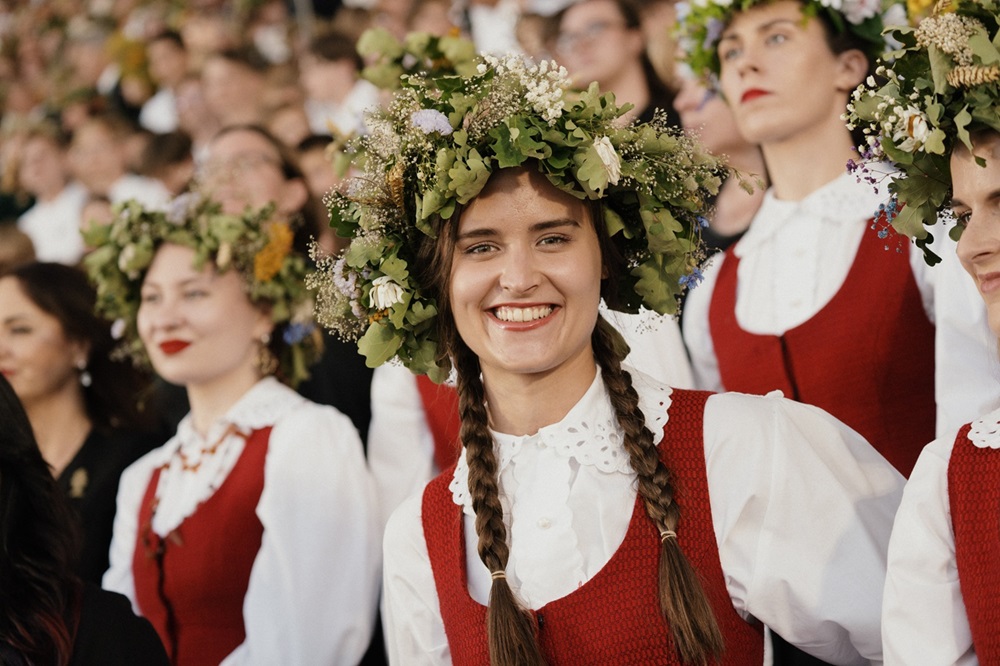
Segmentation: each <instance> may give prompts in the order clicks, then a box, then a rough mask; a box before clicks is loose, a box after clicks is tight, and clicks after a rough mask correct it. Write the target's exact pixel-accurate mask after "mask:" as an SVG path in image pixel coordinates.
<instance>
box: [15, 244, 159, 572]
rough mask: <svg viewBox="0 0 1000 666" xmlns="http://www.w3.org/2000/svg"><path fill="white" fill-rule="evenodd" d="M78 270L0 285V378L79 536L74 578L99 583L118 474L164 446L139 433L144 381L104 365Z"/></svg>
mask: <svg viewBox="0 0 1000 666" xmlns="http://www.w3.org/2000/svg"><path fill="white" fill-rule="evenodd" d="M95 300H96V294H95V292H94V289H93V287H91V285H90V284H89V283H88V282H87V276H86V275H85V274H84V273H83V272H82V271H80V270H78V269H75V268H71V267H69V266H65V265H62V264H50V263H35V264H27V265H24V266H20V267H18V268H16V269H14V270H13V271H11V272H10V273H8V274H6V275H3V276H0V373H3V375H4V376H5V377H6V378H7V380H8V381H9V382H10V383H11V386H13V387H14V391H15V392H16V393H17V395H18V397H19V398H20V400H21V402H22V403H23V404H24V407H25V410H26V411H27V413H28V418H29V419H30V420H31V427H32V429H33V430H34V434H35V439H36V440H37V442H38V446H39V448H40V450H41V453H42V457H43V458H44V459H45V461H46V462H47V463H48V464H49V466H50V467H51V469H52V474H53V476H55V478H56V479H57V480H58V482H59V487H60V488H62V490H63V492H64V493H65V494H66V496H67V497H68V498H69V503H70V505H71V506H72V507H73V509H74V511H75V512H76V517H77V519H78V521H79V525H80V527H81V528H82V531H83V537H84V539H83V547H82V550H81V552H80V558H79V562H78V565H77V573H78V574H79V575H80V577H81V578H83V579H84V580H88V581H91V582H94V583H100V582H101V576H103V575H104V572H105V571H106V570H107V568H108V547H109V546H110V545H111V529H112V525H113V523H114V517H115V494H116V492H117V490H118V479H119V477H120V476H121V473H122V472H123V471H124V470H125V468H126V467H128V466H129V464H131V463H132V462H134V461H135V460H136V459H137V458H139V457H140V456H141V455H143V454H144V453H146V452H148V451H149V450H150V449H152V448H153V447H154V446H156V445H158V444H160V443H162V442H163V441H164V439H166V438H165V437H163V436H162V435H154V434H151V433H150V432H148V430H149V428H148V427H147V426H148V425H150V424H149V421H150V418H149V416H150V415H149V413H148V412H149V410H148V409H147V410H146V412H145V413H144V412H142V411H141V410H140V404H141V403H143V402H148V399H149V397H150V395H149V391H148V389H149V377H148V375H145V374H143V373H140V372H138V371H137V370H136V369H135V368H134V367H133V366H132V364H131V363H128V362H124V361H122V360H113V359H111V358H109V354H110V351H111V349H112V348H113V347H114V345H115V342H114V339H113V338H112V334H111V326H110V324H109V323H108V322H106V321H104V320H103V319H101V318H100V317H98V316H97V315H95V314H94V302H95Z"/></svg>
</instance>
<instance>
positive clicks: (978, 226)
mask: <svg viewBox="0 0 1000 666" xmlns="http://www.w3.org/2000/svg"><path fill="white" fill-rule="evenodd" d="M990 226H991V225H989V224H982V223H981V222H980V221H979V220H977V218H976V216H975V214H974V213H973V214H970V215H969V218H968V221H967V222H966V225H965V229H964V230H963V231H962V236H961V238H959V240H958V258H959V260H960V261H961V262H962V264H964V265H965V266H966V268H968V267H969V266H972V265H974V264H976V263H977V262H980V261H982V260H984V259H986V258H988V257H990V256H993V255H994V254H996V253H997V252H998V251H1000V234H998V233H996V232H993V233H991V229H990Z"/></svg>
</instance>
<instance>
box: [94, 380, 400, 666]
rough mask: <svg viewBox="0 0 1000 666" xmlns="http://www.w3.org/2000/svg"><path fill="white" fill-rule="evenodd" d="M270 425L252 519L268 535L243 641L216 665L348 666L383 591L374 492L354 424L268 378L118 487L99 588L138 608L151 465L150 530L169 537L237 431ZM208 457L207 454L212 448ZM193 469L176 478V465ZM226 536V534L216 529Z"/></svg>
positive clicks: (221, 463)
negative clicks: (135, 571) (141, 524)
mask: <svg viewBox="0 0 1000 666" xmlns="http://www.w3.org/2000/svg"><path fill="white" fill-rule="evenodd" d="M266 426H273V429H272V431H271V436H270V440H269V442H268V450H267V457H266V459H265V462H264V490H263V492H262V493H261V496H260V501H259V503H258V504H257V517H258V518H259V519H260V521H261V523H262V524H263V526H264V534H263V538H262V541H261V547H260V551H259V552H258V554H257V557H256V559H255V560H254V564H253V568H252V570H251V573H250V581H249V585H248V588H247V593H246V597H245V599H244V601H243V620H244V624H245V626H246V640H245V641H244V642H243V644H242V645H240V646H239V647H238V648H236V650H234V651H233V652H232V653H231V654H230V655H229V656H228V657H227V658H226V659H225V660H224V661H223V662H222V663H223V664H224V665H225V666H237V665H245V664H259V665H261V666H265V665H266V666H271V665H272V664H299V665H307V664H317V665H320V664H322V665H326V664H348V663H356V662H357V661H358V660H360V659H361V656H362V655H363V654H364V652H365V650H366V649H367V647H368V643H369V642H370V640H371V636H372V631H373V628H374V623H375V610H376V607H377V603H378V592H379V563H380V554H381V553H380V546H381V544H380V542H379V539H380V536H381V533H380V532H379V531H378V522H377V517H376V510H375V498H374V491H373V486H372V483H371V479H370V476H369V474H368V470H367V468H366V466H365V461H364V456H363V452H362V447H361V442H360V440H359V438H358V435H357V431H356V430H355V429H354V426H353V425H352V424H351V421H350V419H348V418H347V417H346V416H344V415H343V414H341V413H340V412H338V411H337V410H336V409H334V408H332V407H327V406H321V405H317V404H315V403H312V402H309V401H307V400H305V399H304V398H302V397H301V396H299V395H298V394H296V393H295V392H294V391H292V390H291V389H290V388H288V387H286V386H284V385H282V384H280V383H279V382H278V381H277V380H275V379H273V378H266V379H263V380H261V381H260V382H258V383H257V384H256V385H255V386H254V387H253V388H252V389H251V390H250V391H249V392H247V393H246V395H244V396H243V397H242V398H241V399H240V400H239V402H237V403H236V404H235V405H234V406H233V407H232V408H231V409H230V410H229V411H228V412H227V413H226V414H225V416H223V417H222V418H221V419H219V421H217V422H216V423H214V424H212V426H211V428H210V429H209V432H208V436H207V437H206V438H204V439H202V438H201V437H200V436H199V435H198V433H197V432H195V430H194V428H193V426H192V422H191V416H190V415H188V416H187V417H185V418H184V419H183V420H182V421H181V423H180V425H179V427H178V431H177V434H176V435H175V436H174V437H173V438H172V439H170V441H168V442H167V443H166V444H164V445H163V446H162V447H160V448H158V449H156V450H154V451H151V452H150V453H148V454H147V455H145V456H143V457H142V458H140V459H139V460H138V461H136V462H135V463H134V464H132V465H131V466H130V467H129V468H128V469H126V470H125V472H124V474H123V475H122V478H121V483H120V486H119V490H118V511H117V515H116V516H115V526H114V537H113V539H112V542H111V567H110V569H109V570H108V572H107V573H106V574H105V576H104V587H105V588H106V589H109V590H113V591H115V592H119V593H121V594H124V595H125V596H127V597H128V598H129V599H130V600H131V601H132V604H133V607H135V610H136V612H139V608H138V607H137V606H136V597H135V585H134V581H133V578H132V557H133V553H134V549H135V544H136V534H137V530H138V524H137V523H138V517H139V507H140V504H141V502H142V498H143V495H144V494H145V492H146V488H147V487H148V485H149V480H150V476H151V475H152V473H153V471H154V470H155V469H156V468H157V467H161V466H164V465H167V467H166V468H165V469H164V470H163V471H162V472H161V474H160V481H159V484H158V486H157V497H158V499H159V505H158V507H157V511H156V515H155V516H154V522H153V530H154V531H155V532H156V533H157V534H160V535H161V536H162V535H165V534H168V533H169V532H170V531H171V530H172V529H174V528H175V527H177V526H178V525H180V524H181V522H182V521H183V520H184V519H185V518H186V517H188V516H190V515H191V514H193V513H194V511H195V510H196V509H197V508H198V506H199V505H200V504H201V503H202V502H204V501H205V500H206V499H208V498H209V497H211V496H212V494H213V493H214V492H215V489H216V488H218V487H219V486H220V485H221V483H222V482H223V481H224V480H225V479H226V477H227V476H228V474H229V472H230V471H231V470H232V468H233V466H234V465H235V463H236V461H237V459H238V458H239V455H240V453H241V452H242V451H243V445H244V439H243V438H242V437H238V436H233V435H227V429H229V428H230V427H235V428H238V429H240V430H242V431H244V432H248V431H251V430H256V429H260V428H263V427H266ZM216 442H218V443H219V445H218V447H216V448H215V449H214V453H209V452H206V449H211V448H213V445H214V444H215V443H216ZM179 452H184V456H186V458H187V459H188V461H189V462H191V463H193V462H194V461H195V460H198V459H200V462H201V464H200V465H199V466H198V469H197V470H195V471H191V470H187V471H185V470H182V469H181V464H180V463H181V455H180V453H179ZM220 527H223V526H220Z"/></svg>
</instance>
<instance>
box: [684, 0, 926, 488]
mask: <svg viewBox="0 0 1000 666" xmlns="http://www.w3.org/2000/svg"><path fill="white" fill-rule="evenodd" d="M830 4H831V3H827V2H822V1H820V0H803V1H799V0H779V1H777V2H756V0H745V1H743V2H737V3H731V4H729V3H725V4H724V3H722V2H710V3H707V5H696V4H692V7H691V10H690V14H689V16H688V17H687V18H686V20H687V21H688V25H689V28H688V30H689V31H690V32H693V33H694V34H693V35H692V36H693V42H694V43H695V44H696V48H695V49H694V50H693V51H690V52H689V54H688V56H689V59H690V61H691V63H692V65H693V66H694V67H695V68H696V70H698V71H697V72H696V73H698V74H703V73H704V72H703V71H701V69H700V68H701V67H703V66H706V65H712V64H713V63H714V65H713V66H714V68H715V73H716V74H717V75H718V77H719V86H720V88H721V91H722V94H723V96H724V97H725V99H726V100H727V102H728V103H729V105H730V108H731V109H732V112H733V116H734V118H735V120H736V125H737V127H738V129H739V130H740V132H741V133H742V134H743V136H744V137H745V138H746V139H747V140H748V141H749V142H751V143H755V144H759V145H760V147H761V152H762V153H763V156H764V164H765V166H766V169H767V175H768V179H769V182H770V188H769V189H768V190H767V192H766V193H765V195H764V199H763V202H762V203H761V205H760V208H759V209H758V210H757V213H756V214H755V215H754V217H753V220H752V221H751V223H750V226H749V228H748V230H747V232H746V234H745V235H744V236H743V237H742V238H741V239H740V240H739V241H738V242H737V243H736V244H735V245H733V246H732V247H730V248H729V250H728V251H727V252H726V253H725V254H724V255H722V256H721V257H719V260H717V261H715V262H714V263H713V264H712V266H711V267H710V269H709V270H706V272H705V283H704V284H703V285H702V287H701V288H699V289H697V290H695V291H693V292H692V293H691V295H690V298H688V300H687V303H686V307H685V313H684V324H683V325H684V339H685V343H686V344H687V346H688V350H689V351H690V353H691V359H692V367H693V369H694V372H695V381H696V382H697V383H698V385H699V387H700V388H705V389H710V390H721V389H723V388H724V389H725V390H728V391H740V392H745V393H753V394H758V395H763V394H766V393H768V392H769V391H774V390H781V391H782V392H783V393H784V394H785V396H786V397H789V398H792V399H795V400H798V401H800V402H804V403H807V404H811V405H816V406H818V407H820V408H822V409H824V410H826V411H828V412H830V414H832V415H833V416H835V417H837V418H838V419H840V420H842V421H843V422H844V423H846V424H847V425H849V426H851V427H852V428H854V429H856V430H857V431H858V432H859V433H860V434H861V435H863V436H864V437H865V438H866V439H867V440H868V441H869V442H871V444H872V445H873V446H874V447H875V448H876V449H878V450H879V452H880V453H882V455H883V456H885V457H886V459H888V460H889V462H891V463H892V464H893V465H894V466H895V467H896V469H898V470H899V471H900V472H901V473H902V474H903V475H904V476H905V475H908V474H909V472H910V469H911V468H912V467H913V464H914V462H915V461H916V459H917V455H918V454H919V453H920V449H921V447H922V446H923V445H924V444H925V443H926V442H927V441H929V440H930V439H933V437H934V426H935V423H934V420H935V418H934V417H935V395H934V369H935V368H934V356H935V353H934V352H935V346H934V345H935V340H934V336H935V330H934V325H933V324H932V323H931V303H932V296H931V290H932V287H931V281H930V278H929V276H928V274H927V265H926V264H925V263H924V260H923V257H922V256H921V254H920V253H919V252H911V251H910V248H909V247H907V246H906V243H896V242H895V239H893V238H889V239H888V240H884V239H883V238H881V237H880V236H879V235H878V234H877V233H876V232H875V231H872V230H871V227H872V226H873V220H872V215H873V213H874V211H876V210H877V209H878V206H879V204H880V203H881V202H882V201H883V200H884V198H885V193H884V192H881V191H879V190H878V188H873V187H872V186H871V185H869V184H867V183H859V182H857V181H856V178H855V176H854V175H853V174H849V173H847V172H846V169H845V165H846V164H847V163H848V161H849V160H851V159H852V158H855V159H856V158H857V157H858V155H857V152H856V150H855V147H854V146H855V143H854V140H853V139H852V136H851V132H850V130H849V129H848V128H847V126H846V125H845V123H844V121H843V120H842V118H841V116H842V115H843V114H844V112H845V110H846V108H847V102H848V99H849V97H850V94H851V92H852V91H853V90H854V89H855V88H856V87H857V85H858V84H859V83H861V82H862V81H863V80H865V77H866V75H867V74H868V72H869V69H871V68H872V67H873V65H872V63H873V62H874V56H875V55H877V54H878V53H879V52H880V51H881V50H882V48H883V44H882V41H881V40H882V38H881V36H880V32H881V17H880V14H879V11H880V6H879V4H878V3H868V2H864V1H863V0H848V1H846V2H844V3H843V4H842V5H841V4H837V5H836V8H834V7H831V6H830ZM723 6H724V7H725V8H724V9H722V8H720V7H723ZM900 11H901V10H900ZM720 17H721V18H720ZM873 190H874V191H873ZM876 222H877V221H876ZM897 245H898V246H899V247H898V248H897ZM887 248H888V251H887ZM901 339H906V340H907V343H906V345H899V344H896V341H898V340H901Z"/></svg>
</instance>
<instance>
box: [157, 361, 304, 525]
mask: <svg viewBox="0 0 1000 666" xmlns="http://www.w3.org/2000/svg"><path fill="white" fill-rule="evenodd" d="M304 401H305V399H304V398H302V397H301V396H299V395H298V394H297V393H295V391H293V390H292V389H290V388H288V387H287V386H284V385H282V384H281V383H280V382H278V381H277V380H276V379H274V378H272V377H268V378H265V379H262V380H261V381H260V382H258V383H257V384H255V385H254V387H253V388H251V389H250V390H249V391H248V392H247V393H246V394H245V395H244V396H243V397H242V398H240V400H239V401H238V402H237V403H236V404H235V405H233V406H232V407H231V408H230V410H229V411H228V412H226V414H225V416H223V417H222V418H221V419H219V420H218V421H217V422H215V423H213V424H212V426H211V427H210V428H209V431H208V436H207V437H205V438H202V437H201V436H200V435H199V434H198V433H197V432H195V429H194V426H193V425H192V423H191V415H190V414H188V415H187V416H185V417H184V419H182V420H181V423H180V425H179V426H178V428H177V434H176V435H174V437H173V438H171V439H170V441H168V442H167V443H166V444H165V445H164V446H163V447H162V448H161V449H160V453H159V455H158V456H157V460H156V461H155V466H154V469H155V468H156V467H159V468H162V471H161V472H160V479H159V482H158V483H157V486H156V502H157V504H156V512H155V513H154V515H153V521H152V529H153V531H154V532H156V534H158V535H159V536H161V537H166V536H167V535H168V534H170V532H172V531H173V530H175V529H177V528H178V527H179V526H180V524H181V523H182V522H184V520H185V519H186V518H188V516H191V515H192V514H193V513H194V512H195V511H196V510H197V509H198V507H199V506H201V505H202V504H203V503H204V502H205V501H206V500H208V498H210V497H211V496H212V495H213V494H215V491H216V490H218V489H219V487H220V486H222V484H223V483H224V482H225V480H226V478H228V476H229V473H230V472H231V471H232V470H233V467H235V466H236V461H237V460H239V458H240V454H241V453H242V452H243V446H244V444H245V442H246V440H245V436H246V435H249V434H250V433H251V432H252V431H253V430H259V429H261V428H264V427H267V426H271V425H274V424H275V423H276V422H277V421H278V420H279V419H280V418H281V417H282V416H283V415H285V414H286V413H287V412H288V411H289V410H291V409H293V408H294V407H296V406H297V405H300V404H302V403H303V402H304ZM230 426H232V427H234V429H235V430H236V432H235V433H233V434H229V435H226V431H227V429H228V428H230ZM216 442H218V443H219V444H218V446H217V447H215V449H214V451H211V452H209V451H206V449H211V448H212V446H213V445H214V444H215V443H216ZM182 456H183V457H182ZM185 463H187V465H189V466H190V465H197V469H194V470H191V469H185Z"/></svg>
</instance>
